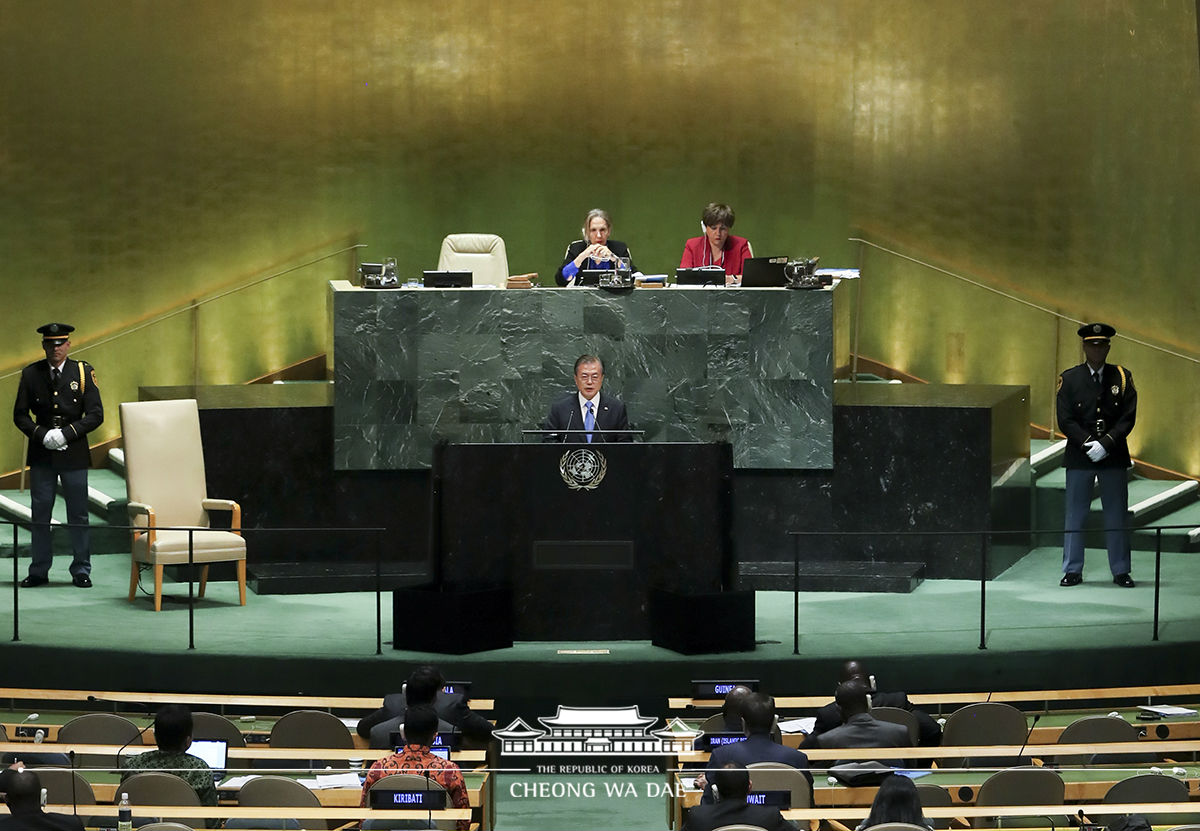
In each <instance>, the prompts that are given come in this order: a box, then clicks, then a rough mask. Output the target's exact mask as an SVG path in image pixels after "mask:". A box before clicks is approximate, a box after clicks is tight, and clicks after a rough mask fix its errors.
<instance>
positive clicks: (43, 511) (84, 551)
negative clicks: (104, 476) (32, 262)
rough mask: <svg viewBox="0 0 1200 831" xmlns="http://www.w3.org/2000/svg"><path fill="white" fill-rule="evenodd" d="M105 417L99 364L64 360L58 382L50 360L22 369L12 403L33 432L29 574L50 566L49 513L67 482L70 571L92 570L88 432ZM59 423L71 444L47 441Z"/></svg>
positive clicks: (20, 422)
mask: <svg viewBox="0 0 1200 831" xmlns="http://www.w3.org/2000/svg"><path fill="white" fill-rule="evenodd" d="M103 421H104V405H103V404H102V403H101V401H100V390H99V388H98V387H97V386H96V373H95V370H93V369H92V367H91V366H90V365H89V364H88V363H87V362H85V361H73V360H71V359H70V358H67V359H66V360H64V361H63V365H62V370H61V374H60V375H59V379H58V382H57V383H55V382H54V381H53V380H52V379H51V375H50V363H49V361H46V360H44V359H43V360H40V361H35V362H33V363H31V364H30V365H29V366H27V367H25V368H24V369H23V370H21V379H20V381H19V382H18V384H17V400H16V403H15V404H14V405H13V424H15V425H17V429H18V430H20V431H21V432H22V433H24V434H25V435H26V436H28V437H29V452H28V454H27V455H26V458H25V463H26V464H27V465H29V494H30V499H31V503H32V504H31V507H32V511H33V527H32V528H31V529H30V538H31V539H30V548H31V549H32V554H33V561H32V563H31V564H30V566H29V574H30V575H31V576H36V577H45V576H46V573H47V572H48V571H49V570H50V565H51V563H52V554H51V551H50V515H51V512H52V511H53V510H54V494H55V487H56V485H57V482H58V480H59V479H61V480H62V484H63V497H64V499H65V500H66V503H67V521H68V522H70V523H71V524H72V525H77V526H80V527H75V528H71V529H70V537H71V548H72V550H73V552H74V555H75V556H74V560H73V561H72V563H71V574H72V575H77V574H82V575H88V574H90V573H91V571H92V563H91V548H90V546H89V541H88V530H87V528H86V527H85V526H86V525H87V521H88V502H87V469H88V468H89V467H90V466H91V461H92V460H91V453H90V452H89V451H88V441H87V434H88V433H90V432H91V431H93V430H95V429H96V428H97V427H99V426H100V425H101V424H102V423H103ZM55 427H58V428H60V429H62V431H63V437H64V438H66V440H67V446H66V448H65V449H63V450H50V449H48V448H46V447H45V445H43V444H42V441H43V439H45V437H46V433H47V432H49V431H50V430H52V429H54V428H55Z"/></svg>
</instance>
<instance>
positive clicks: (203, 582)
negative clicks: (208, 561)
mask: <svg viewBox="0 0 1200 831" xmlns="http://www.w3.org/2000/svg"><path fill="white" fill-rule="evenodd" d="M206 588H208V566H207V565H203V566H200V596H201V597H204V590H205V589H206Z"/></svg>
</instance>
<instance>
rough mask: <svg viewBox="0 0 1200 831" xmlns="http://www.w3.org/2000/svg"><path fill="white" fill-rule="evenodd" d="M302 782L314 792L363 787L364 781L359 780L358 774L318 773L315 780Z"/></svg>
mask: <svg viewBox="0 0 1200 831" xmlns="http://www.w3.org/2000/svg"><path fill="white" fill-rule="evenodd" d="M300 781H301V782H303V783H304V784H305V785H307V786H308V788H309V790H314V791H323V790H327V789H329V788H361V787H362V780H361V779H359V778H358V774H357V773H318V774H317V776H316V778H315V779H301V780H300ZM310 783H311V784H310Z"/></svg>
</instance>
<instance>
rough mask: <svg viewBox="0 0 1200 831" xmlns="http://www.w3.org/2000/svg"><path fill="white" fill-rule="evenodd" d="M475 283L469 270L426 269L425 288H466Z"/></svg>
mask: <svg viewBox="0 0 1200 831" xmlns="http://www.w3.org/2000/svg"><path fill="white" fill-rule="evenodd" d="M473 285H475V280H474V277H473V275H472V274H471V272H469V271H426V272H425V288H427V289H468V288H471V286H473Z"/></svg>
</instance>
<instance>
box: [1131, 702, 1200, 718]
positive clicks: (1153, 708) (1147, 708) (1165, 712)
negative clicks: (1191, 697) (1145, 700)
mask: <svg viewBox="0 0 1200 831" xmlns="http://www.w3.org/2000/svg"><path fill="white" fill-rule="evenodd" d="M1138 709H1139V710H1142V711H1143V712H1147V713H1158V714H1159V715H1160V716H1194V715H1196V711H1195V710H1189V709H1188V708H1187V707H1175V706H1172V705H1170V704H1154V705H1144V706H1142V707H1138Z"/></svg>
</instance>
